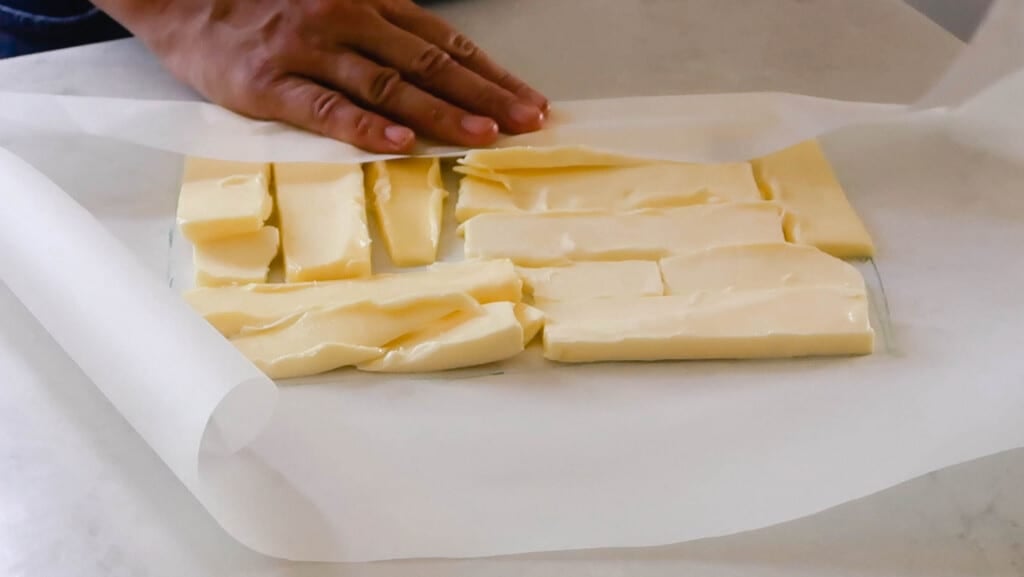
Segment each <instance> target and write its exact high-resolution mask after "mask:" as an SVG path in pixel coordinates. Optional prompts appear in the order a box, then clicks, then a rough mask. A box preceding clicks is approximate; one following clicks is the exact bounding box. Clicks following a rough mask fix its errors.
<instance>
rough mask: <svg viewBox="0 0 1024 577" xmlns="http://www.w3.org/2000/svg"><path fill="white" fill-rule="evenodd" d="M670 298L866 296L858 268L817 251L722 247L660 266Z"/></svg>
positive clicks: (774, 245)
mask: <svg viewBox="0 0 1024 577" xmlns="http://www.w3.org/2000/svg"><path fill="white" fill-rule="evenodd" d="M660 264H661V275H662V278H663V279H664V281H665V294H672V295H693V294H697V293H701V292H723V291H748V290H762V289H776V288H778V289H781V288H787V287H814V286H835V287H845V288H848V289H851V290H857V291H860V292H864V291H865V288H864V278H863V277H862V276H861V274H860V271H858V270H857V269H856V268H855V267H854V266H853V265H851V264H849V263H847V262H845V261H842V260H840V259H838V258H835V257H833V256H830V255H828V254H826V253H824V252H822V251H820V250H818V249H816V248H814V247H812V246H805V245H798V244H789V243H770V244H752V245H736V246H719V247H711V248H706V249H701V250H697V251H694V252H692V253H689V254H685V255H680V256H674V257H669V258H666V259H662V261H661V263H660Z"/></svg>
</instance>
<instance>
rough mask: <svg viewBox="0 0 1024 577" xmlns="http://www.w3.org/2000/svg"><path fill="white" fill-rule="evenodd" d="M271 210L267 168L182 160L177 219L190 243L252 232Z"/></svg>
mask: <svg viewBox="0 0 1024 577" xmlns="http://www.w3.org/2000/svg"><path fill="white" fill-rule="evenodd" d="M273 210H274V202H273V199H272V198H271V197H270V165H269V164H263V163H251V162H231V161H225V160H213V159H208V158H197V157H192V156H190V157H186V158H185V169H184V173H183V175H182V184H181V193H180V195H179V196H178V215H177V217H178V226H179V227H180V228H181V232H182V234H183V235H184V236H185V238H187V239H189V240H190V241H192V242H203V241H209V240H215V239H218V238H224V237H229V236H236V235H239V234H245V233H250V232H256V231H258V230H259V229H260V228H261V227H262V226H263V223H264V221H266V220H267V219H268V218H270V214H271V213H272V212H273Z"/></svg>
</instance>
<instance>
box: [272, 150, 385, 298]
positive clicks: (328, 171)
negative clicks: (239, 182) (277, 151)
mask: <svg viewBox="0 0 1024 577" xmlns="http://www.w3.org/2000/svg"><path fill="white" fill-rule="evenodd" d="M274 180H275V191H276V193H277V207H278V214H279V217H280V226H281V245H282V250H283V253H284V268H285V280H286V281H287V282H305V281H322V280H336V279H347V278H355V277H364V276H368V275H369V274H370V234H369V231H368V230H367V226H366V200H365V195H364V191H363V173H362V169H361V168H360V167H359V165H355V164H322V163H280V164H275V165H274Z"/></svg>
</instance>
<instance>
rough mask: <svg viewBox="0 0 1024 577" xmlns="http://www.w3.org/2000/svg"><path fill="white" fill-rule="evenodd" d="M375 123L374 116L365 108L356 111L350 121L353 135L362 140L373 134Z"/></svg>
mask: <svg viewBox="0 0 1024 577" xmlns="http://www.w3.org/2000/svg"><path fill="white" fill-rule="evenodd" d="M375 124H376V123H375V122H374V119H373V116H372V115H371V114H370V113H369V112H366V111H365V110H358V111H356V112H355V113H354V114H353V115H352V118H351V119H350V122H349V125H350V126H351V129H352V137H353V138H354V139H357V140H360V141H365V140H366V139H368V138H370V136H371V135H372V134H373V127H374V125H375Z"/></svg>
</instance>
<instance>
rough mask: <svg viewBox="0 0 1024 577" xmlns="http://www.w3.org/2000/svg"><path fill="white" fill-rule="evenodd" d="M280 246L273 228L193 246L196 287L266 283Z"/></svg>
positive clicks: (266, 227)
mask: <svg viewBox="0 0 1024 577" xmlns="http://www.w3.org/2000/svg"><path fill="white" fill-rule="evenodd" d="M279 244H280V241H279V238H278V232H277V228H275V227H273V226H265V227H263V228H261V229H259V230H258V231H256V232H250V233H246V234H240V235H237V236H230V237H227V238H221V239H217V240H211V241H207V242H200V243H197V244H195V245H194V247H193V250H192V262H193V264H194V267H195V283H196V286H199V287H214V286H223V285H235V284H249V283H262V282H267V273H268V272H269V270H270V263H271V262H272V261H273V260H274V257H276V256H277V249H278V246H279Z"/></svg>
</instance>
